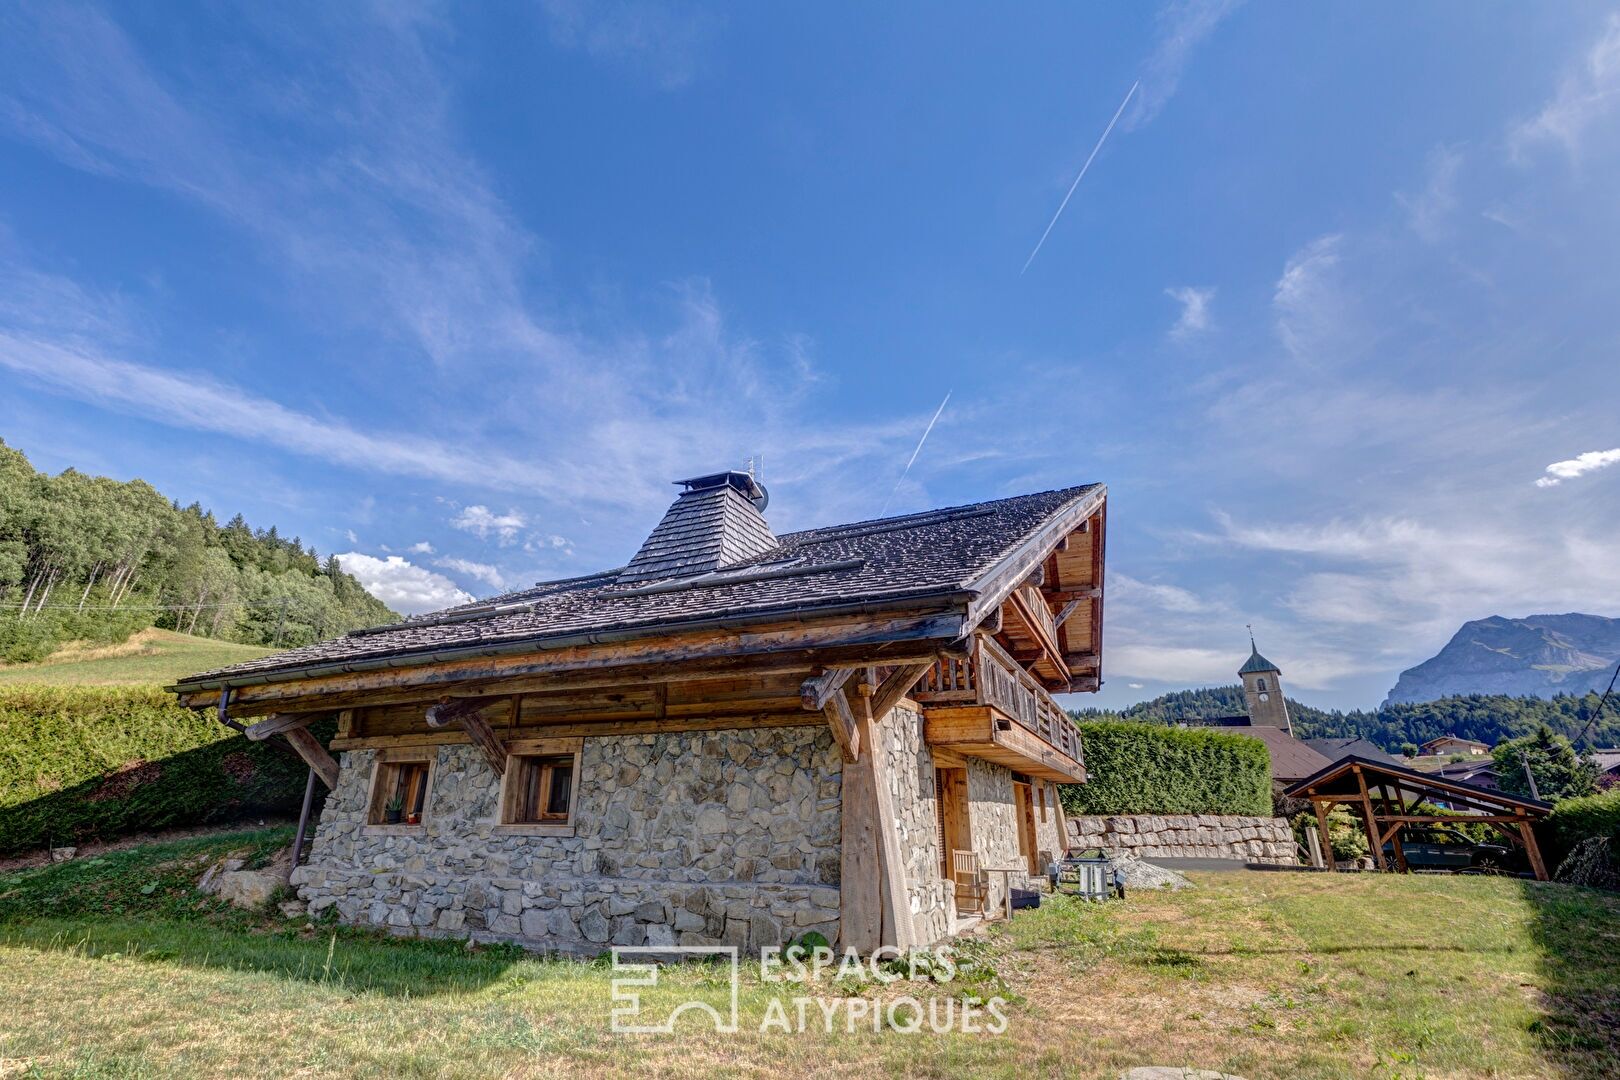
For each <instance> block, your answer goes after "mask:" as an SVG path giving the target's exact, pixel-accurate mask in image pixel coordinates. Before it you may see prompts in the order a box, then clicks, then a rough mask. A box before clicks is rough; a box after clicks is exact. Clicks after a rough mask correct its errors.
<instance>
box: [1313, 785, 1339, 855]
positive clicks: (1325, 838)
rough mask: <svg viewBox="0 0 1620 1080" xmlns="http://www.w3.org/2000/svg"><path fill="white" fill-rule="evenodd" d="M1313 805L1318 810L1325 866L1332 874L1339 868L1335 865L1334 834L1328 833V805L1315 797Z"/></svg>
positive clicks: (1318, 824) (1317, 815)
mask: <svg viewBox="0 0 1620 1080" xmlns="http://www.w3.org/2000/svg"><path fill="white" fill-rule="evenodd" d="M1311 805H1312V806H1313V807H1315V808H1316V824H1317V827H1318V828H1320V829H1321V830H1322V855H1323V860H1324V861H1323V865H1324V866H1326V867H1327V868H1328V872H1329V873H1332V872H1333V871H1334V870H1337V869H1338V867H1337V866H1336V865H1335V864H1334V859H1333V834H1332V833H1331V832H1329V831H1328V811H1327V803H1326V801H1324V800H1322V799H1318V798H1315V797H1314V796H1313V797H1312V798H1311Z"/></svg>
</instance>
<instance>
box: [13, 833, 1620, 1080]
mask: <svg viewBox="0 0 1620 1080" xmlns="http://www.w3.org/2000/svg"><path fill="white" fill-rule="evenodd" d="M286 837H287V832H286V830H260V831H256V832H246V833H238V834H226V835H222V836H216V837H212V838H202V839H194V840H188V841H184V842H180V843H175V844H166V845H156V846H151V847H146V848H138V849H134V850H130V851H123V852H117V853H112V854H108V855H104V856H100V857H98V858H96V859H93V860H89V861H86V862H82V863H69V864H64V865H60V866H56V867H49V868H44V869H39V870H32V871H27V872H23V873H18V874H12V875H9V876H0V995H4V999H5V1001H6V1014H7V1016H6V1021H5V1023H4V1024H3V1025H0V1061H3V1062H4V1067H5V1073H4V1075H7V1076H10V1075H52V1076H55V1075H72V1076H151V1075H163V1076H182V1077H224V1076H231V1077H235V1076H288V1075H310V1074H318V1075H346V1076H379V1077H382V1076H388V1077H394V1076H424V1077H425V1076H434V1077H440V1076H445V1077H455V1076H468V1077H473V1076H490V1075H509V1076H562V1075H570V1076H578V1075H582V1074H587V1073H597V1074H632V1075H657V1076H775V1077H780V1076H808V1075H816V1076H846V1075H847V1076H870V1075H891V1076H938V1077H946V1076H962V1075H976V1076H981V1075H982V1076H992V1077H995V1076H999V1077H1009V1078H1018V1080H1024V1078H1027V1077H1031V1076H1055V1075H1064V1076H1078V1077H1113V1076H1116V1075H1117V1074H1118V1073H1119V1072H1120V1071H1121V1070H1123V1069H1125V1068H1129V1067H1132V1066H1136V1065H1145V1064H1159V1065H1185V1066H1193V1067H1200V1068H1208V1069H1219V1070H1222V1071H1225V1072H1228V1073H1235V1074H1237V1075H1240V1076H1244V1077H1248V1078H1249V1080H1259V1078H1279V1080H1280V1078H1288V1080H1298V1078H1307V1080H1309V1078H1348V1077H1366V1076H1379V1077H1419V1076H1445V1077H1459V1078H1474V1077H1478V1078H1485V1077H1491V1078H1514V1077H1524V1078H1530V1077H1536V1078H1544V1077H1582V1078H1585V1077H1592V1078H1596V1077H1609V1076H1614V1075H1617V1074H1620V1030H1617V1028H1616V1026H1615V1025H1614V1024H1613V1022H1612V1018H1613V1017H1614V1016H1615V1015H1617V1014H1620V984H1617V981H1616V976H1615V973H1614V970H1613V966H1612V963H1611V958H1612V956H1613V951H1614V948H1615V945H1616V943H1617V942H1620V897H1615V896H1612V895H1607V894H1601V893H1597V892H1593V891H1591V890H1585V889H1578V888H1571V887H1567V886H1562V885H1540V884H1535V883H1529V882H1522V881H1518V880H1514V879H1507V878H1460V877H1423V876H1411V877H1399V876H1394V875H1374V874H1362V875H1331V876H1330V875H1321V874H1291V873H1264V874H1262V873H1252V872H1249V873H1245V872H1239V873H1225V874H1195V875H1193V879H1194V881H1195V884H1196V886H1197V887H1196V888H1194V889H1191V890H1187V891H1184V892H1180V893H1133V894H1132V895H1131V896H1130V897H1129V898H1128V899H1127V900H1125V901H1123V902H1112V903H1109V904H1107V905H1090V904H1085V903H1082V902H1079V901H1072V900H1069V899H1066V898H1061V899H1050V898H1049V899H1048V900H1047V901H1046V902H1045V903H1043V905H1042V906H1041V908H1040V909H1038V910H1036V911H1032V912H1027V913H1022V914H1020V915H1019V916H1018V917H1017V918H1016V919H1015V920H1014V921H1013V922H1012V924H1011V925H1010V926H1007V925H996V926H994V927H992V928H991V930H990V931H989V932H987V933H986V934H984V935H983V936H982V937H979V938H977V939H969V940H965V941H963V942H962V943H961V944H960V948H959V953H960V963H961V967H962V974H961V975H960V976H959V977H958V979H957V980H955V981H953V982H950V983H941V984H934V983H932V982H929V981H928V980H926V979H919V980H917V981H902V982H900V983H896V984H892V985H890V986H888V987H882V986H880V985H878V984H874V983H871V982H863V983H859V984H856V983H853V982H843V983H839V982H836V981H833V980H831V979H826V978H824V979H823V980H822V981H820V982H818V983H815V984H813V985H812V986H810V987H809V988H808V989H804V988H796V989H794V990H793V991H792V992H793V993H795V994H807V995H810V996H812V997H814V998H816V999H818V1000H823V1001H835V1000H836V1001H842V1000H843V999H845V997H846V996H847V995H854V996H856V997H862V998H866V999H868V1000H869V1001H870V1002H871V1003H873V1004H876V1005H882V1004H884V1003H887V1002H890V1001H893V1000H895V999H896V998H897V997H898V996H900V995H907V996H912V997H915V998H917V999H918V1000H920V1001H934V1000H936V999H942V998H947V997H949V998H953V999H954V998H959V997H960V996H961V995H963V994H972V995H977V996H985V997H987V996H990V995H1000V996H1002V997H1003V998H1005V1000H1006V1002H1007V1004H1006V1008H1005V1013H1006V1016H1007V1021H1008V1023H1007V1029H1006V1031H1005V1033H1004V1034H1001V1035H995V1034H990V1033H988V1032H986V1031H980V1032H979V1033H976V1034H964V1033H960V1032H957V1033H952V1034H945V1035H936V1034H907V1033H904V1032H902V1031H898V1030H894V1029H893V1028H890V1027H888V1026H887V1025H880V1026H879V1028H878V1029H877V1030H875V1031H874V1030H873V1029H872V1028H871V1027H870V1026H868V1025H867V1024H864V1023H862V1024H857V1025H856V1026H855V1029H854V1030H848V1029H847V1026H835V1028H834V1030H833V1031H831V1032H828V1031H826V1030H823V1028H822V1026H820V1025H817V1024H812V1025H811V1029H810V1030H809V1031H807V1032H805V1033H802V1034H801V1033H791V1034H786V1033H782V1032H780V1031H778V1030H767V1031H763V1032H762V1031H761V1024H762V1022H763V1021H764V1020H765V1019H766V1017H767V1016H769V1015H770V1013H769V1012H768V1010H769V1009H770V1008H771V1002H772V1000H773V999H775V998H776V996H777V995H778V994H779V993H780V990H781V988H780V987H779V986H776V985H768V984H765V983H763V982H761V980H760V979H759V976H758V974H757V972H756V973H750V974H745V976H744V979H743V983H742V985H741V990H740V998H739V1003H740V1030H739V1032H738V1033H736V1034H731V1035H721V1034H717V1033H715V1032H714V1031H713V1030H711V1029H709V1028H706V1027H705V1026H704V1025H703V1024H701V1023H698V1022H697V1021H695V1020H692V1021H691V1022H688V1020H682V1021H681V1022H680V1023H679V1024H678V1025H677V1028H676V1031H675V1033H674V1034H673V1035H668V1036H652V1035H615V1034H613V1033H611V1032H610V1030H609V1014H610V1010H611V1009H612V1007H613V1003H612V996H611V990H610V981H611V977H612V973H611V971H610V969H609V967H608V966H607V965H606V964H605V963H602V962H597V963H589V962H581V961H564V960H556V959H545V958H539V957H533V956H526V955H524V954H522V953H520V952H518V951H517V950H515V949H511V948H507V947H497V948H479V949H476V950H472V951H469V950H467V949H466V948H464V947H463V946H462V945H461V944H460V943H457V942H416V941H405V940H397V939H390V938H386V937H381V936H377V935H374V934H372V933H370V932H362V931H357V930H346V929H340V928H337V927H335V926H332V925H330V924H325V923H321V924H311V923H309V922H308V921H307V920H304V919H297V920H285V919H281V918H279V917H274V918H270V917H265V918H256V917H253V916H250V915H247V914H244V913H241V912H236V911H232V910H228V909H221V908H220V907H219V906H218V904H217V902H215V901H213V900H211V899H208V898H204V897H200V896H198V895H197V894H196V893H195V892H193V891H192V890H191V888H190V885H191V882H192V881H194V880H195V876H196V875H197V874H199V873H200V872H201V870H202V868H203V867H205V866H206V865H207V864H208V863H209V862H211V861H212V860H214V859H216V858H218V857H220V856H222V855H224V854H227V853H232V852H234V853H236V854H238V855H240V856H243V857H246V858H248V859H249V860H250V861H251V860H255V859H263V858H265V857H266V856H267V855H268V854H269V852H270V851H271V850H272V849H273V848H274V847H276V846H278V845H279V844H281V843H284V842H285V840H286ZM646 993H647V998H646V1003H647V1008H648V1009H649V1011H655V1010H658V1009H663V1010H667V1009H669V1008H671V1007H673V1005H674V1004H675V1003H677V1002H679V1001H681V1000H685V999H687V998H695V999H698V1000H703V1001H709V1002H712V1003H715V1004H717V1005H721V1006H723V1005H724V1004H725V1003H726V1002H727V999H728V988H727V983H726V981H725V980H723V979H720V978H718V977H717V973H716V972H715V971H714V970H713V969H711V968H707V967H704V966H687V967H682V968H678V969H666V971H665V972H664V974H663V976H662V979H661V984H660V987H659V988H658V989H656V990H652V991H647V992H646ZM87 1003H93V1007H86V1005H87ZM810 1015H811V1016H812V1018H813V1017H814V1016H816V1015H817V1011H816V1009H815V1007H814V1006H812V1008H811V1012H810Z"/></svg>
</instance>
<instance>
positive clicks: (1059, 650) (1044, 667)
mask: <svg viewBox="0 0 1620 1080" xmlns="http://www.w3.org/2000/svg"><path fill="white" fill-rule="evenodd" d="M1107 524H1108V497H1107V490H1106V489H1102V490H1099V491H1097V492H1096V493H1094V496H1093V497H1092V498H1089V499H1086V500H1084V501H1082V502H1080V503H1077V504H1076V505H1075V506H1073V507H1071V508H1070V512H1069V513H1067V514H1064V515H1061V516H1058V517H1054V519H1053V520H1052V521H1051V522H1049V523H1048V525H1047V527H1046V528H1044V529H1043V530H1041V531H1040V532H1039V533H1037V534H1036V535H1034V536H1031V537H1030V538H1029V539H1028V541H1026V542H1025V544H1024V545H1023V546H1022V547H1021V548H1020V550H1019V551H1018V552H1015V553H1014V555H1013V556H1012V557H1010V558H1009V559H1008V560H1007V562H1006V564H1005V566H1004V569H1003V570H1002V572H1001V575H1000V577H999V579H994V578H992V579H990V580H987V581H986V582H985V584H984V585H983V586H981V592H980V595H979V596H978V598H977V599H976V600H975V601H974V602H973V604H972V605H971V607H970V608H969V622H971V623H972V624H973V625H974V626H977V627H980V628H982V629H984V630H985V631H986V632H988V633H990V634H991V635H992V636H993V637H994V638H995V639H996V642H997V644H998V645H1000V646H1001V648H1002V649H1003V650H1004V651H1005V652H1006V653H1007V654H1008V655H1009V656H1011V657H1012V658H1013V659H1014V660H1016V661H1017V662H1018V663H1019V664H1020V665H1021V666H1022V667H1023V668H1024V669H1025V670H1026V671H1028V672H1029V673H1030V674H1031V675H1033V676H1035V677H1036V678H1037V679H1038V680H1040V682H1041V684H1042V685H1043V686H1045V687H1046V689H1047V690H1049V691H1051V692H1052V693H1055V694H1069V693H1087V692H1091V691H1095V690H1097V689H1099V688H1100V687H1101V686H1102V629H1103V567H1104V560H1105V555H1106V552H1105V547H1106V541H1107Z"/></svg>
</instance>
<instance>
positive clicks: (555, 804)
mask: <svg viewBox="0 0 1620 1080" xmlns="http://www.w3.org/2000/svg"><path fill="white" fill-rule="evenodd" d="M583 744H584V740H583V739H517V740H514V741H513V742H511V743H510V744H508V747H507V749H508V757H507V760H506V776H505V777H504V778H503V779H502V783H501V821H500V824H501V827H502V828H504V829H507V830H510V831H515V832H529V833H536V834H539V835H573V821H574V805H575V803H576V801H577V798H576V796H577V792H576V790H575V789H576V787H577V785H578V782H579V752H580V749H581V747H582V745H583Z"/></svg>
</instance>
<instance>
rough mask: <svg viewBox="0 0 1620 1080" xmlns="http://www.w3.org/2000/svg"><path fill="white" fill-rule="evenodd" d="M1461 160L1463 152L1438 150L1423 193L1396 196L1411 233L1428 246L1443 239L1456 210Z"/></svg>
mask: <svg viewBox="0 0 1620 1080" xmlns="http://www.w3.org/2000/svg"><path fill="white" fill-rule="evenodd" d="M1462 160H1463V157H1462V151H1460V150H1458V149H1457V148H1456V147H1451V146H1439V147H1436V148H1435V149H1434V150H1433V151H1432V152H1431V153H1430V154H1429V161H1428V165H1427V166H1426V167H1425V171H1424V182H1423V188H1422V190H1420V191H1417V192H1413V193H1411V194H1397V195H1396V196H1395V201H1396V202H1398V203H1400V205H1401V207H1402V208H1403V209H1404V210H1405V211H1406V220H1407V223H1408V224H1409V225H1411V227H1412V231H1413V232H1415V233H1417V234H1418V236H1419V237H1421V238H1422V239H1423V240H1425V241H1427V242H1430V243H1433V242H1435V241H1437V240H1439V239H1440V236H1441V233H1442V230H1443V228H1444V225H1445V222H1446V219H1447V218H1448V217H1450V216H1451V213H1452V211H1454V210H1455V209H1456V208H1457V173H1458V171H1459V170H1460V169H1461V168H1462Z"/></svg>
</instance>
